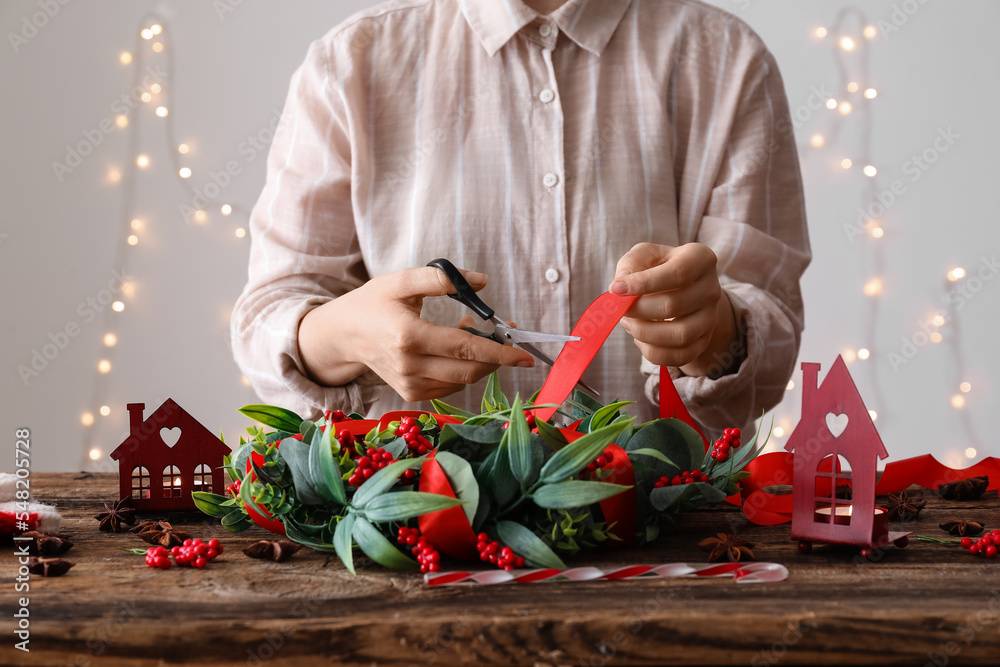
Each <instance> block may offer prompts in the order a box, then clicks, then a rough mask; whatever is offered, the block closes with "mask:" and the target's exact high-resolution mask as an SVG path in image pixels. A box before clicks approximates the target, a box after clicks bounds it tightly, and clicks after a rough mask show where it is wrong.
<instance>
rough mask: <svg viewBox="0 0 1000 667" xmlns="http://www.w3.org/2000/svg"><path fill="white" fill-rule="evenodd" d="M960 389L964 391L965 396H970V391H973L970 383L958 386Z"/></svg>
mask: <svg viewBox="0 0 1000 667" xmlns="http://www.w3.org/2000/svg"><path fill="white" fill-rule="evenodd" d="M958 388H959V389H960V390H961V391H962V393H963V394H968V393H969V392H970V391H972V385H971V384H969V383H968V382H963V383H962V384H960V385H958Z"/></svg>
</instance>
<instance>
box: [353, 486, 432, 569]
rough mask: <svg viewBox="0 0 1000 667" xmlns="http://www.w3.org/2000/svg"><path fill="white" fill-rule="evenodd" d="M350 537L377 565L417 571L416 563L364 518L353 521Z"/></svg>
mask: <svg viewBox="0 0 1000 667" xmlns="http://www.w3.org/2000/svg"><path fill="white" fill-rule="evenodd" d="M382 470H387V468H382ZM379 472H381V471H379ZM372 479H375V477H374V476H373V477H372V478H371V479H369V480H368V481H367V482H365V486H367V485H368V484H370V483H371V480H372ZM362 488H363V487H362ZM351 535H352V536H353V537H354V541H355V542H357V543H358V546H359V547H360V548H361V550H362V551H364V552H365V555H366V556H368V557H369V558H371V559H372V560H373V561H375V562H376V563H378V564H379V565H384V566H385V567H392V568H396V569H398V570H415V569H417V563H416V561H414V560H412V559H410V558H407V557H406V556H404V555H403V553H402V552H401V551H400V550H399V549H397V548H396V547H394V546H393V545H392V542H390V541H389V540H387V539H386V538H385V535H383V534H382V533H380V532H379V531H378V528H376V527H375V526H373V525H372V524H371V523H370V522H369V521H368V520H367V519H365V518H364V517H361V516H359V517H357V519H355V521H354V527H353V529H352V530H351Z"/></svg>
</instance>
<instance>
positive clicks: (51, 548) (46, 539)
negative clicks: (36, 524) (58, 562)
mask: <svg viewBox="0 0 1000 667" xmlns="http://www.w3.org/2000/svg"><path fill="white" fill-rule="evenodd" d="M21 537H30V538H31V542H29V543H28V553H30V554H31V555H32V556H58V555H59V554H64V553H66V552H67V551H69V550H70V549H72V548H73V543H72V542H70V541H69V535H60V534H58V533H43V532H40V531H37V530H29V531H27V532H24V533H21Z"/></svg>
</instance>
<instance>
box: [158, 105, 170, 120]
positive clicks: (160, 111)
mask: <svg viewBox="0 0 1000 667" xmlns="http://www.w3.org/2000/svg"><path fill="white" fill-rule="evenodd" d="M169 113H170V110H169V109H167V107H156V115H157V116H159V117H160V118H166V117H167V114H169Z"/></svg>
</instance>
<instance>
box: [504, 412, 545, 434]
mask: <svg viewBox="0 0 1000 667" xmlns="http://www.w3.org/2000/svg"><path fill="white" fill-rule="evenodd" d="M524 420H525V421H526V422H528V429H529V430H530V431H531V432H532V433H538V422H537V421H536V420H535V413H534V412H532V411H531V410H525V411H524ZM509 426H510V422H504V423H503V428H504V430H507V428H508V427H509Z"/></svg>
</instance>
